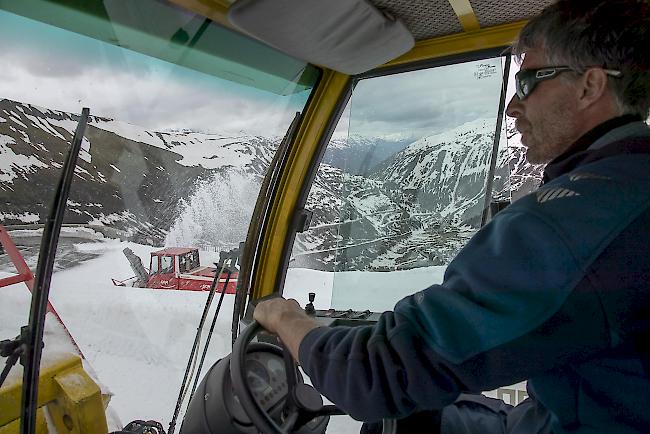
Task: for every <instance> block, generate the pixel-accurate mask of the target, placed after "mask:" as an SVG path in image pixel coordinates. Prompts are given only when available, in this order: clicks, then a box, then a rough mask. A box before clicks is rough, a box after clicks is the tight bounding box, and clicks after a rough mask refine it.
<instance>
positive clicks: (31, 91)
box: [0, 11, 309, 136]
mask: <svg viewBox="0 0 650 434" xmlns="http://www.w3.org/2000/svg"><path fill="white" fill-rule="evenodd" d="M0 59H1V62H2V68H0V98H9V99H13V100H17V101H21V102H26V103H30V104H35V105H39V106H42V107H45V108H49V109H55V110H64V111H68V112H74V113H79V112H80V111H81V108H83V107H90V109H91V114H94V115H99V116H106V117H110V118H114V119H118V120H121V121H125V122H129V123H132V124H135V125H140V126H144V127H147V128H151V129H155V130H171V129H183V128H187V129H192V130H196V131H209V132H215V133H224V132H240V131H245V132H247V133H252V134H260V135H265V136H275V135H283V134H284V132H285V131H286V129H287V126H288V125H289V123H290V121H291V119H292V118H293V114H294V113H295V111H299V110H301V109H302V107H303V106H304V104H305V103H306V100H307V98H308V96H309V93H308V92H304V91H303V92H299V93H294V94H290V95H289V96H280V95H276V94H273V93H271V92H267V91H263V90H259V89H255V88H252V87H248V86H243V85H240V84H237V83H234V82H232V81H228V80H224V79H220V78H217V77H214V76H211V75H208V74H204V73H201V72H197V71H194V70H191V69H188V68H184V67H180V66H177V65H174V64H172V63H170V62H166V61H163V60H159V59H156V58H152V57H148V56H145V55H143V54H140V53H137V52H135V51H131V50H126V49H121V48H119V47H117V46H114V45H111V44H108V43H104V42H101V41H97V40H94V39H92V38H89V37H86V36H82V35H79V34H76V33H73V32H69V31H66V30H62V29H60V28H57V27H54V26H50V25H46V24H43V23H40V22H37V21H33V20H29V19H26V18H23V17H20V16H18V15H14V14H11V13H8V12H4V11H0ZM288 86H290V84H289V83H288Z"/></svg>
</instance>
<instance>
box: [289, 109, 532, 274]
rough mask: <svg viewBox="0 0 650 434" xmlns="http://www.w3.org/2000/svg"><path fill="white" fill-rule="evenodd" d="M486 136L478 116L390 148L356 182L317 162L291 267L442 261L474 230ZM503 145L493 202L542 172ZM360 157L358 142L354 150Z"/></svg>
mask: <svg viewBox="0 0 650 434" xmlns="http://www.w3.org/2000/svg"><path fill="white" fill-rule="evenodd" d="M512 128H513V127H512ZM493 137H494V120H492V119H485V120H481V119H479V120H476V121H473V122H469V123H466V124H464V125H461V126H459V127H458V128H455V129H453V130H449V131H446V132H444V133H441V134H436V135H431V136H427V137H423V138H421V139H419V140H417V141H415V142H412V143H410V144H408V146H403V147H400V146H394V147H393V148H392V149H397V151H396V152H390V151H389V152H386V151H385V153H384V154H383V157H384V159H383V160H380V162H379V163H377V164H373V165H372V166H371V168H370V169H367V170H365V171H364V172H365V173H363V175H361V174H359V171H355V170H351V171H350V170H347V168H346V167H334V165H326V164H324V165H322V166H321V170H320V171H319V173H318V175H317V177H316V180H315V183H314V186H313V187H312V192H311V194H310V196H309V198H308V203H307V208H308V209H310V210H313V211H314V216H313V219H312V224H311V227H310V230H309V231H306V232H305V233H303V234H300V235H299V236H298V237H297V240H296V245H295V246H294V252H293V263H294V264H295V265H296V266H310V267H320V268H323V269H332V267H333V269H340V270H350V269H355V270H358V269H363V270H385V269H400V268H412V267H419V266H429V265H441V264H444V263H446V262H448V261H449V260H450V259H451V258H452V257H453V256H454V255H455V254H456V253H457V251H458V249H460V247H462V246H463V245H464V244H465V242H466V241H467V240H468V238H469V237H471V235H472V234H473V233H474V232H475V231H476V230H477V229H478V227H479V226H480V222H481V217H482V212H483V207H484V205H485V199H484V198H485V191H486V190H485V189H486V179H487V175H488V172H489V166H490V160H491V156H492V147H493V140H494V139H493ZM501 139H502V141H501V146H500V152H499V154H498V156H497V164H496V169H495V176H494V184H493V186H492V200H493V201H504V200H510V192H511V190H513V191H515V197H516V196H517V194H524V192H523V191H522V189H528V191H530V190H531V189H532V187H533V186H534V185H536V184H537V183H538V182H539V170H540V167H533V166H530V165H529V164H527V163H525V160H524V157H525V149H524V148H523V147H522V146H521V145H520V144H515V146H514V147H512V146H511V147H509V146H507V141H506V137H502V138H501ZM514 140H517V138H516V137H514V138H513V137H510V140H508V143H509V142H513V141H514ZM340 148H341V146H338V147H337V150H340ZM367 150H368V148H367V147H366V146H365V143H363V142H361V143H360V146H359V149H357V152H358V153H359V154H361V155H362V154H363V152H368V151H367ZM339 152H340V151H339ZM373 152H375V155H373V156H372V157H371V158H374V159H378V155H377V154H378V153H377V151H376V149H374V150H373ZM379 155H381V154H379ZM326 156H327V154H326ZM362 158H363V157H362ZM324 160H325V161H328V160H327V159H326V158H325V159H324ZM330 161H331V160H330ZM511 171H513V173H514V174H515V176H514V177H512V178H511V176H510V174H511Z"/></svg>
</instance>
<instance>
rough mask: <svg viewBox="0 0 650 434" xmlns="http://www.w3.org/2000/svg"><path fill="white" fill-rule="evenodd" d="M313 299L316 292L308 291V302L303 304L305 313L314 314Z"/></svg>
mask: <svg viewBox="0 0 650 434" xmlns="http://www.w3.org/2000/svg"><path fill="white" fill-rule="evenodd" d="M314 300H316V293H315V292H310V293H309V303H307V304H306V305H305V313H306V314H307V315H314V314H315V313H316V309H315V308H314Z"/></svg>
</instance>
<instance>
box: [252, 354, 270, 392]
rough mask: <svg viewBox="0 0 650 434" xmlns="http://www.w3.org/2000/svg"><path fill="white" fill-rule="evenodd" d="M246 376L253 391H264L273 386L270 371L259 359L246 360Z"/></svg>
mask: <svg viewBox="0 0 650 434" xmlns="http://www.w3.org/2000/svg"><path fill="white" fill-rule="evenodd" d="M246 378H247V380H248V385H249V386H250V388H251V391H253V393H256V392H260V393H264V392H266V391H267V390H268V389H269V388H270V387H271V385H270V380H271V379H270V377H269V373H268V371H267V370H266V368H265V367H264V365H263V364H262V363H260V362H259V361H258V360H254V359H248V361H247V362H246Z"/></svg>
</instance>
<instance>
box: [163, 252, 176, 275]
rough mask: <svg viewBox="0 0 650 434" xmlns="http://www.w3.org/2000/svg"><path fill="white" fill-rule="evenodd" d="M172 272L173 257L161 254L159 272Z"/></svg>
mask: <svg viewBox="0 0 650 434" xmlns="http://www.w3.org/2000/svg"><path fill="white" fill-rule="evenodd" d="M173 272H174V257H173V256H161V257H160V273H161V274H168V273H173Z"/></svg>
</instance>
